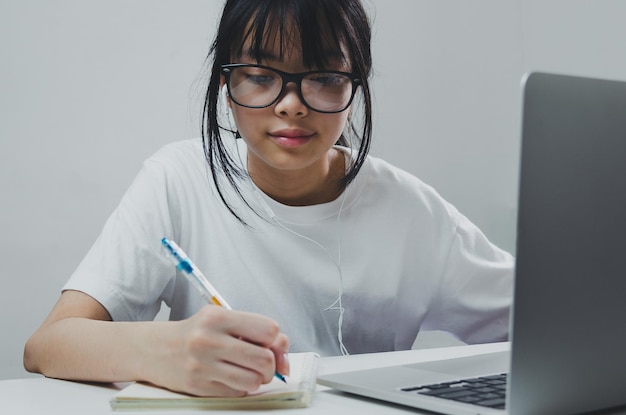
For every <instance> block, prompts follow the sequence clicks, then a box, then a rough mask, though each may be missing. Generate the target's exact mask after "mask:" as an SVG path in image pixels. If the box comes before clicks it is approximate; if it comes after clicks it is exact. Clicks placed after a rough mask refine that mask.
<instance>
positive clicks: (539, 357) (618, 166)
mask: <svg viewBox="0 0 626 415" xmlns="http://www.w3.org/2000/svg"><path fill="white" fill-rule="evenodd" d="M523 114H524V115H523V126H522V150H521V172H520V189H519V211H518V230H517V258H516V261H517V265H516V267H517V268H516V282H515V305H514V311H513V319H512V326H513V327H514V330H513V332H512V346H511V353H512V367H511V375H510V401H509V404H510V408H511V410H510V413H511V414H513V415H518V414H524V415H532V414H547V413H550V414H558V413H580V412H584V411H590V410H594V409H599V408H606V407H610V406H617V405H621V404H626V392H625V390H624V385H626V354H624V353H625V351H626V301H625V300H626V299H625V298H624V296H625V294H626V83H625V82H618V81H609V80H600V79H590V78H583V77H575V76H564V75H556V74H547V73H534V74H531V75H530V76H528V78H527V79H526V82H525V88H524V112H523Z"/></svg>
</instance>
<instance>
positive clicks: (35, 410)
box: [0, 343, 509, 415]
mask: <svg viewBox="0 0 626 415" xmlns="http://www.w3.org/2000/svg"><path fill="white" fill-rule="evenodd" d="M508 347H509V345H508V343H494V344H485V345H474V346H458V347H446V348H439V349H425V350H407V351H401V352H389V353H375V354H363V355H355V356H347V357H328V358H322V359H320V374H322V373H323V374H327V373H338V372H343V371H347V370H355V369H366V368H370V367H381V366H386V365H390V364H402V363H417V362H422V361H429V360H438V359H445V358H449V357H461V356H469V355H473V354H480V353H487V352H491V351H497V350H506V349H508ZM122 386H125V384H121V385H120V384H106V385H103V384H90V383H81V382H68V381H63V380H55V379H47V378H44V377H41V378H29V379H13V380H3V381H0V408H2V413H6V414H22V415H35V414H36V415H39V414H44V413H45V414H51V415H57V414H58V415H84V414H90V415H101V414H108V415H111V414H112V413H124V412H113V411H112V410H111V408H110V406H109V399H110V398H111V396H112V395H113V394H114V393H115V392H116V391H118V390H119V389H120V388H121V387H122ZM382 410H384V413H385V414H389V415H393V414H415V413H416V411H415V410H414V409H408V408H403V407H400V406H395V405H391V404H387V403H384V402H380V401H375V400H371V399H367V398H360V397H357V396H354V395H350V394H344V393H341V392H337V391H334V390H332V389H329V388H326V387H324V386H319V385H318V387H317V393H316V396H315V398H314V400H313V402H312V403H311V405H310V406H309V407H308V408H304V409H286V410H280V413H281V414H282V413H285V414H289V413H293V414H300V415H305V414H306V415H309V414H319V415H328V414H334V413H341V414H342V415H356V414H358V415H368V414H380V413H381V411H382ZM255 412H257V411H228V412H227V413H228V414H231V415H235V414H246V415H250V414H251V413H255ZM258 412H264V411H258ZM274 412H276V411H274ZM126 413H128V412H126ZM141 414H158V415H173V414H179V415H180V414H181V411H162V410H159V411H142V412H141ZM184 414H185V415H193V414H204V415H206V414H207V411H190V410H185V411H184Z"/></svg>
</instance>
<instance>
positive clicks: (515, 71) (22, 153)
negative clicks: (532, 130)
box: [0, 0, 626, 379]
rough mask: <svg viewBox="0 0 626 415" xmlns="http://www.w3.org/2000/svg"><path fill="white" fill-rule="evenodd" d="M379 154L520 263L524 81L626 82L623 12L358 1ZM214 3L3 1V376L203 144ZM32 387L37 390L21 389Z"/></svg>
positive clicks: (488, 2) (496, 1)
mask: <svg viewBox="0 0 626 415" xmlns="http://www.w3.org/2000/svg"><path fill="white" fill-rule="evenodd" d="M365 2H366V6H367V8H368V9H369V10H370V15H371V17H372V20H373V26H374V43H373V49H374V59H375V70H376V73H375V76H374V79H373V84H374V98H375V110H376V114H375V122H376V127H375V138H374V140H375V144H374V148H373V151H372V153H373V154H374V155H377V156H381V157H384V158H385V159H387V160H389V161H391V162H392V163H394V164H396V165H398V166H400V167H402V168H404V169H406V170H408V171H410V172H412V173H414V174H415V175H417V176H418V177H420V178H422V179H423V180H424V181H426V182H427V183H430V184H431V185H433V186H434V187H435V188H437V189H438V190H439V192H440V193H441V194H442V195H443V196H444V197H446V198H447V199H448V200H449V201H451V202H452V203H454V204H455V205H456V206H457V207H458V208H459V209H460V210H461V211H462V212H463V213H465V214H466V215H467V216H468V217H469V218H470V219H472V220H473V221H474V222H475V223H477V224H478V225H479V226H480V227H481V228H482V229H483V230H484V232H485V233H486V234H487V235H488V236H489V237H490V238H491V239H492V240H493V241H494V242H496V243H497V244H499V245H500V246H502V247H503V248H505V249H507V250H509V251H511V252H514V242H515V219H516V208H515V206H516V199H517V171H518V155H519V150H518V147H519V128H520V115H521V95H520V79H521V77H522V75H523V74H524V73H525V72H527V71H530V70H546V71H556V72H562V73H568V74H580V75H590V76H598V77H606V78H613V79H626V57H625V54H624V53H623V48H624V40H625V36H626V28H624V27H622V26H623V25H622V24H621V23H623V16H625V15H626V2H620V1H618V0H614V1H603V0H598V1H588V0H472V1H469V0H459V1H449V0H423V1H415V0H402V1H400V0H393V1H389V0H365ZM220 9H221V2H218V1H213V0H205V1H199V0H186V1H182V2H174V1H164V0H134V1H121V0H113V1H94V0H89V1H84V0H57V1H54V2H49V1H45V0H28V1H9V0H0V194H1V195H2V202H1V204H0V209H1V211H0V212H1V215H0V230H1V234H0V261H1V262H0V263H1V264H2V272H1V274H0V275H1V278H2V282H3V288H2V290H0V307H1V311H2V312H1V313H0V332H1V334H0V379H7V378H17V377H26V376H29V375H27V374H26V373H25V372H24V370H23V368H22V361H21V360H22V349H23V344H24V342H25V341H26V339H27V338H28V336H29V335H30V334H31V333H32V332H33V331H34V330H35V329H36V328H37V327H38V325H39V324H40V323H41V322H42V320H43V319H44V318H45V316H46V314H47V313H48V311H49V310H50V308H51V307H52V306H53V304H54V302H55V301H56V299H57V298H58V295H59V290H60V288H61V286H62V285H63V283H64V282H65V280H66V279H67V278H68V277H69V275H70V274H71V272H72V271H73V270H74V268H75V267H76V265H77V264H78V262H79V261H80V260H81V258H82V257H83V256H84V254H85V253H86V251H87V250H88V249H89V247H90V246H91V244H92V243H93V241H94V240H95V238H96V237H97V235H98V234H99V232H100V230H101V228H102V225H103V224H104V221H105V220H106V218H107V217H108V215H109V214H110V213H111V212H112V210H113V209H114V208H115V206H116V205H117V203H118V202H119V199H120V198H121V196H122V194H123V193H124V191H125V189H126V188H127V187H128V185H129V184H130V182H131V180H132V179H133V177H134V176H135V174H136V173H137V172H138V170H139V168H140V166H141V163H142V161H143V160H144V159H145V158H146V157H148V156H149V155H150V154H152V153H153V152H154V151H155V150H157V149H158V148H159V147H161V146H162V145H163V144H165V143H168V142H170V141H174V140H178V139H184V138H189V137H195V136H198V135H199V127H198V126H199V117H198V115H199V110H200V106H201V96H202V87H203V85H204V83H203V82H204V72H203V63H204V58H205V55H206V53H207V51H208V45H209V42H210V40H211V39H212V35H213V33H214V28H215V22H216V20H217V18H218V14H219V10H220ZM31 376H32V375H31Z"/></svg>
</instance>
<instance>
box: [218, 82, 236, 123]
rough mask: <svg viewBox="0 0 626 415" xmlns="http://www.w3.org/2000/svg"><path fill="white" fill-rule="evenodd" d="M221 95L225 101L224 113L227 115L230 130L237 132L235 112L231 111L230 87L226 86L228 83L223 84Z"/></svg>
mask: <svg viewBox="0 0 626 415" xmlns="http://www.w3.org/2000/svg"><path fill="white" fill-rule="evenodd" d="M220 95H221V100H222V102H223V103H224V115H225V116H226V119H227V120H228V127H229V129H230V130H229V131H231V132H233V133H234V132H235V131H236V128H235V119H234V118H233V114H232V113H231V111H230V103H229V102H228V98H229V95H228V87H227V86H226V84H224V86H222V90H221V92H220Z"/></svg>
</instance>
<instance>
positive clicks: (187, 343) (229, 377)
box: [145, 305, 289, 396]
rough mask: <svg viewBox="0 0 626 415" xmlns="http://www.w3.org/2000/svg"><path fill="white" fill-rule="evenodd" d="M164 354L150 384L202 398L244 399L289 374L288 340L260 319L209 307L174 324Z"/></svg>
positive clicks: (269, 322)
mask: <svg viewBox="0 0 626 415" xmlns="http://www.w3.org/2000/svg"><path fill="white" fill-rule="evenodd" d="M171 324H172V326H169V327H171V328H173V330H171V331H170V332H169V334H170V335H168V336H167V340H166V343H167V344H165V348H164V349H163V351H164V352H165V354H164V355H162V356H157V358H158V362H157V363H156V364H154V363H148V362H146V363H148V366H149V367H146V368H145V373H150V374H151V376H149V378H151V379H149V380H150V381H152V382H153V383H156V384H158V385H161V386H164V387H166V388H168V389H171V390H175V391H181V392H186V393H190V394H193V395H199V396H243V395H245V394H247V393H248V392H252V391H255V390H256V389H258V387H259V386H260V385H262V384H265V383H268V382H270V381H271V380H272V378H273V376H274V373H275V371H278V372H279V373H281V374H285V375H286V374H288V373H289V363H288V361H287V358H286V354H287V353H288V351H289V341H288V339H287V336H285V335H284V334H283V333H281V332H280V330H279V327H278V324H277V323H276V322H275V321H274V320H272V319H270V318H267V317H264V316H261V315H259V314H253V313H246V312H241V311H231V310H227V309H224V308H221V307H217V306H213V305H207V306H205V307H203V308H202V309H201V310H200V311H198V313H196V314H195V315H193V316H192V317H190V318H188V319H186V320H182V321H179V322H175V323H171Z"/></svg>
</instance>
